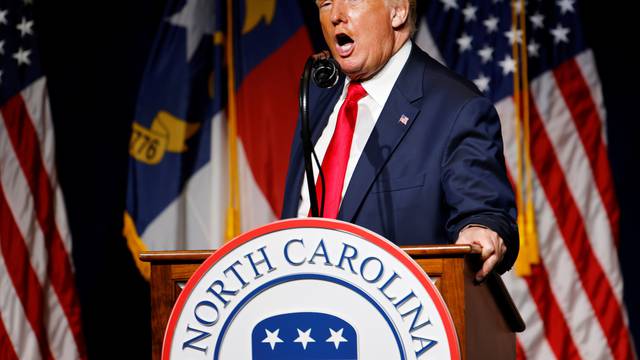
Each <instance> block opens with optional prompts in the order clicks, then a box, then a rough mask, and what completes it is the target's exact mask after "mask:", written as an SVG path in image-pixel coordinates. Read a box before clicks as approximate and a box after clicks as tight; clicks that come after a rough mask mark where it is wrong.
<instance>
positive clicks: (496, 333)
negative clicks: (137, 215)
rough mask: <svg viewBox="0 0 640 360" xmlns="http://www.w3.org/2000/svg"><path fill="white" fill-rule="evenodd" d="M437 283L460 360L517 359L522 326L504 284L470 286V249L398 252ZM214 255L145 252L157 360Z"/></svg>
mask: <svg viewBox="0 0 640 360" xmlns="http://www.w3.org/2000/svg"><path fill="white" fill-rule="evenodd" d="M402 248H403V250H405V251H406V252H407V253H408V254H409V255H410V256H411V257H412V258H413V259H414V260H416V261H417V262H418V264H420V266H421V267H422V269H424V271H425V272H426V273H427V274H428V275H429V277H430V278H431V279H432V280H433V281H434V282H435V284H436V287H437V288H438V290H439V291H440V293H441V294H442V297H443V298H444V301H445V303H446V304H447V306H448V307H449V311H450V313H451V316H452V317H453V322H454V324H455V326H456V331H457V333H458V339H459V341H460V350H461V353H462V358H463V359H469V360H470V359H496V360H498V359H515V355H516V339H515V333H516V332H521V331H523V330H524V328H525V325H524V322H523V320H522V318H521V317H520V314H519V313H518V310H517V309H516V307H515V306H514V304H513V301H512V299H511V296H510V295H509V293H508V292H507V290H506V288H505V286H504V284H503V282H502V279H501V278H500V277H499V276H497V275H495V274H492V275H491V276H489V277H488V278H487V279H486V281H484V282H483V283H481V284H477V283H475V282H474V274H475V271H476V270H477V268H478V266H477V265H478V260H479V259H478V258H477V255H476V254H474V250H473V249H472V248H471V246H469V245H429V246H416V247H402ZM212 253H213V251H149V252H144V253H142V254H141V255H140V259H141V260H142V261H145V262H149V263H151V331H152V335H151V341H152V354H153V359H160V354H161V351H162V340H163V338H164V331H165V328H166V325H167V322H168V320H169V315H170V314H171V309H172V308H173V304H174V303H175V302H176V299H177V298H178V295H179V294H180V291H181V289H182V287H183V286H184V284H186V282H187V280H188V279H189V277H190V276H191V274H193V272H194V271H195V270H196V268H197V267H198V266H200V264H201V263H202V262H203V261H204V260H205V259H206V258H207V257H209V255H211V254H212Z"/></svg>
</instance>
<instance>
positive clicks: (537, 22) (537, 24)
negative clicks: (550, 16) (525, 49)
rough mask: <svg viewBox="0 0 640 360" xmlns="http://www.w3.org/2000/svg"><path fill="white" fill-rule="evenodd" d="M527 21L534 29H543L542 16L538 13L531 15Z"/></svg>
mask: <svg viewBox="0 0 640 360" xmlns="http://www.w3.org/2000/svg"><path fill="white" fill-rule="evenodd" d="M529 20H530V21H531V23H532V24H533V28H534V29H542V28H543V27H544V15H542V14H540V13H539V12H537V13H535V14H533V15H531V16H530V17H529Z"/></svg>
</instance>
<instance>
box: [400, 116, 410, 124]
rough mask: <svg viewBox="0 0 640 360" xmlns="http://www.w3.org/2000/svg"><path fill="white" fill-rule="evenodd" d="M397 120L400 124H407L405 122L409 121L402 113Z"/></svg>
mask: <svg viewBox="0 0 640 360" xmlns="http://www.w3.org/2000/svg"><path fill="white" fill-rule="evenodd" d="M398 122H399V123H400V124H402V125H407V123H408V122H409V118H408V117H407V115H405V114H402V116H400V120H398Z"/></svg>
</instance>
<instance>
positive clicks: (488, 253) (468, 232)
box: [456, 225, 507, 281]
mask: <svg viewBox="0 0 640 360" xmlns="http://www.w3.org/2000/svg"><path fill="white" fill-rule="evenodd" d="M456 244H476V245H479V246H480V247H481V248H482V253H481V257H482V261H483V264H482V269H480V271H478V273H476V280H477V281H482V280H483V279H484V278H485V277H486V276H487V275H488V274H489V272H491V270H493V268H494V267H495V266H496V265H497V264H498V263H499V262H500V261H501V260H502V258H503V257H504V254H505V253H506V252H507V246H506V245H505V244H504V241H502V238H501V237H500V236H498V234H497V233H496V232H495V231H493V230H491V229H489V228H486V227H484V226H481V225H470V226H467V227H465V228H464V229H462V231H460V234H459V235H458V240H456Z"/></svg>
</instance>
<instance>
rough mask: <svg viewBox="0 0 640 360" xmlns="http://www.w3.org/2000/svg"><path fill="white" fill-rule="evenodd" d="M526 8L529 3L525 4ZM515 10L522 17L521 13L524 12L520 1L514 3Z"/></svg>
mask: <svg viewBox="0 0 640 360" xmlns="http://www.w3.org/2000/svg"><path fill="white" fill-rule="evenodd" d="M524 6H525V8H526V6H527V2H526V1H525V2H524ZM513 9H514V10H515V11H516V14H518V15H520V13H521V12H522V4H521V3H520V0H516V1H514V2H513Z"/></svg>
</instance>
